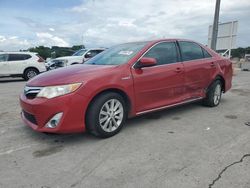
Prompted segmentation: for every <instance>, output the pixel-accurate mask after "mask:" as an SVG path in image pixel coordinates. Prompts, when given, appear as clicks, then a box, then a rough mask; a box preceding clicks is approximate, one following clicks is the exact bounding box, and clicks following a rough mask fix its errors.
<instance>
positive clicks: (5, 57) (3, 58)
mask: <svg viewBox="0 0 250 188" xmlns="http://www.w3.org/2000/svg"><path fill="white" fill-rule="evenodd" d="M7 60H8V55H7V54H0V62H4V61H7Z"/></svg>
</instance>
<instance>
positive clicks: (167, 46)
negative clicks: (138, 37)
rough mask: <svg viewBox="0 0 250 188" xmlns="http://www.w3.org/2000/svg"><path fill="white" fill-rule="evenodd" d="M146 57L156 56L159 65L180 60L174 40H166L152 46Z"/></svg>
mask: <svg viewBox="0 0 250 188" xmlns="http://www.w3.org/2000/svg"><path fill="white" fill-rule="evenodd" d="M144 57H151V58H155V59H156V61H157V65H164V64H170V63H175V62H177V61H178V55H177V51H176V45H175V43H174V42H164V43H160V44H157V45H155V46H154V47H153V48H151V49H150V50H149V51H148V52H147V53H146V54H145V55H144Z"/></svg>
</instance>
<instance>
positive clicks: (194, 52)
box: [179, 41, 203, 61]
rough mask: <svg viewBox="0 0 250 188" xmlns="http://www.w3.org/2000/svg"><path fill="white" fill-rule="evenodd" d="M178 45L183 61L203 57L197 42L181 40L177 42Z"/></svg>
mask: <svg viewBox="0 0 250 188" xmlns="http://www.w3.org/2000/svg"><path fill="white" fill-rule="evenodd" d="M179 45H180V50H181V56H182V60H183V61H190V60H195V59H202V58H203V51H202V49H201V47H200V46H199V45H198V44H196V43H193V42H186V41H181V42H179Z"/></svg>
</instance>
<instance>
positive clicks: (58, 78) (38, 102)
mask: <svg viewBox="0 0 250 188" xmlns="http://www.w3.org/2000/svg"><path fill="white" fill-rule="evenodd" d="M231 83H232V63H231V62H230V61H229V60H228V59H224V58H222V57H221V56H219V55H218V54H217V53H215V52H214V51H212V50H211V49H209V48H207V47H205V46H203V45H201V44H199V43H196V42H193V41H190V40H181V39H164V40H157V41H149V42H134V43H126V44H121V45H117V46H114V47H112V48H110V49H108V50H106V51H104V52H102V53H100V54H99V55H97V56H95V57H94V58H92V59H91V60H89V61H87V62H86V63H85V64H83V65H75V66H71V67H66V68H62V69H58V70H54V71H50V72H47V73H44V74H41V75H39V76H37V77H35V78H34V79H31V80H30V81H29V82H28V83H27V85H26V86H25V88H24V92H23V93H22V94H21V95H20V104H21V107H22V113H21V114H22V119H23V121H24V122H25V123H26V124H27V125H29V126H30V127H32V128H33V129H34V130H36V131H40V132H53V133H72V132H83V131H85V130H88V131H89V132H90V133H92V134H94V135H96V136H100V137H110V136H113V135H115V134H116V133H118V132H119V131H120V130H121V128H122V126H123V124H124V122H125V120H126V118H127V117H133V116H137V115H141V114H144V113H148V112H152V111H156V110H161V109H165V108H168V107H172V106H176V105H181V104H185V103H189V102H193V101H198V100H202V101H203V104H205V105H207V106H210V107H214V106H217V105H218V104H219V103H220V100H221V94H222V93H225V92H226V91H228V90H229V89H230V88H231Z"/></svg>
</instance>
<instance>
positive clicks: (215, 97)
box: [203, 80, 222, 107]
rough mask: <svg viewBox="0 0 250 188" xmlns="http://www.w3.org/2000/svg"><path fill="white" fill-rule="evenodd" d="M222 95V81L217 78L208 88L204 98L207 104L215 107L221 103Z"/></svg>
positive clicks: (204, 102)
mask: <svg viewBox="0 0 250 188" xmlns="http://www.w3.org/2000/svg"><path fill="white" fill-rule="evenodd" d="M221 95H222V83H221V81H220V80H215V81H214V82H213V83H212V84H211V86H210V87H209V89H208V92H207V96H206V98H205V99H204V100H203V104H204V105H205V106H210V107H215V106H218V105H219V104H220V101H221Z"/></svg>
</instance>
